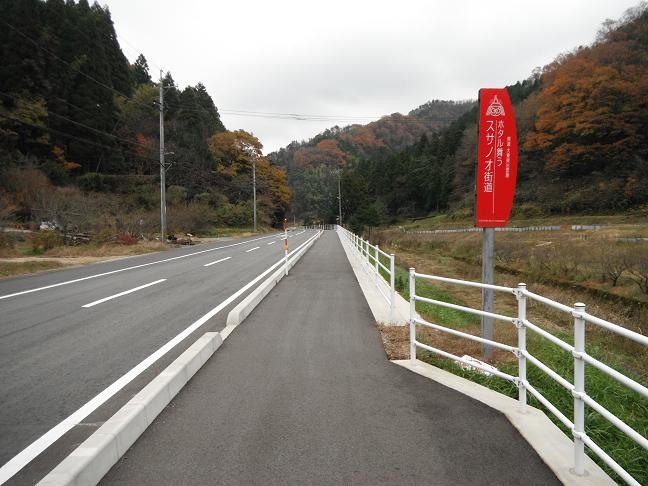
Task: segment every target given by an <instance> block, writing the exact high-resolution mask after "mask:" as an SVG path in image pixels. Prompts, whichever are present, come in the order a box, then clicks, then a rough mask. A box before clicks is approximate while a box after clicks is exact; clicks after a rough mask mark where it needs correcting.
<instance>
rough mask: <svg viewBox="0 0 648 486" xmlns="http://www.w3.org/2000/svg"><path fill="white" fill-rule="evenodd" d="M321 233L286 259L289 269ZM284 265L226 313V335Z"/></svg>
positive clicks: (274, 281) (270, 286)
mask: <svg viewBox="0 0 648 486" xmlns="http://www.w3.org/2000/svg"><path fill="white" fill-rule="evenodd" d="M321 235H322V231H320V232H319V233H317V235H315V237H314V238H312V239H311V240H310V241H309V242H308V243H307V244H306V245H304V246H303V247H302V248H301V249H300V250H299V251H298V252H297V253H295V254H294V255H293V256H292V257H291V258H289V259H288V269H291V268H292V267H294V266H295V264H296V263H297V262H298V261H299V259H300V258H301V257H302V256H303V255H304V253H306V252H307V251H308V249H309V248H310V247H311V246H313V244H314V243H315V241H317V240H318V239H319V237H320V236H321ZM285 272H286V270H285V267H283V266H281V267H280V268H279V269H278V270H277V271H276V272H274V273H273V274H272V275H270V277H268V278H267V279H266V280H265V281H264V282H263V283H262V284H261V285H259V286H258V287H257V288H256V289H254V290H253V291H252V292H251V293H250V295H248V296H247V297H246V298H245V299H243V300H242V301H241V302H240V303H239V304H238V305H237V306H236V307H234V308H233V309H232V310H231V311H230V313H229V314H227V326H226V327H225V329H223V331H224V332H226V333H227V336H229V334H230V333H231V332H232V331H233V329H234V327H236V326H238V325H239V324H240V323H241V322H243V321H244V320H245V318H246V317H247V316H249V315H250V313H251V312H252V311H253V310H254V308H255V307H256V306H257V305H259V304H260V303H261V301H262V300H263V299H264V297H265V296H266V295H268V294H269V293H270V291H271V290H272V289H273V288H274V286H275V285H277V283H279V281H280V280H281V279H282V278H283V277H284V275H285Z"/></svg>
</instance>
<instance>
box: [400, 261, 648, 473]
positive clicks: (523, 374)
mask: <svg viewBox="0 0 648 486" xmlns="http://www.w3.org/2000/svg"><path fill="white" fill-rule="evenodd" d="M417 278H421V279H426V280H433V281H437V282H444V283H449V284H456V285H463V286H468V287H477V288H481V289H492V290H495V291H499V292H503V293H508V294H512V295H514V296H515V297H516V298H517V302H518V315H517V317H508V316H504V315H500V314H495V313H492V312H484V311H482V310H479V309H473V308H471V307H465V306H461V305H456V304H450V303H448V302H443V301H439V300H434V299H429V298H427V297H422V296H419V295H416V279H417ZM409 291H410V319H409V326H410V333H409V334H410V360H411V362H412V364H415V363H416V348H421V349H425V350H427V351H430V352H432V353H435V354H438V355H440V356H443V357H445V358H449V359H451V360H454V361H457V362H460V363H464V364H466V365H468V366H470V367H473V368H477V369H481V370H483V371H486V372H488V373H492V374H494V375H496V376H498V377H500V378H503V379H505V380H508V381H510V382H513V383H514V384H515V385H516V386H517V387H518V390H519V394H518V400H519V404H520V408H521V409H524V408H525V407H526V404H527V392H528V393H530V394H531V395H532V396H534V397H535V398H536V399H537V400H538V401H539V402H540V403H542V404H543V405H544V406H545V407H546V408H547V409H548V410H549V411H550V412H551V413H553V414H554V415H555V416H556V417H557V418H558V419H559V420H560V421H561V422H562V423H563V424H564V425H565V426H566V427H567V428H569V429H571V431H572V435H573V437H574V468H573V471H574V473H575V474H577V475H579V476H582V475H584V474H585V446H587V447H589V448H590V449H591V450H592V451H593V452H594V454H596V455H597V456H598V457H600V458H601V460H602V461H603V462H604V463H605V464H607V465H608V466H609V467H610V468H611V469H612V470H614V471H615V472H616V473H617V474H618V475H619V476H620V477H621V478H623V480H624V481H626V482H627V483H628V484H632V485H639V483H638V482H637V481H636V480H635V479H634V478H633V477H632V476H631V475H630V474H629V473H628V472H627V471H626V470H625V469H623V468H622V467H621V466H620V465H619V464H618V463H617V462H616V461H615V460H614V459H612V458H611V457H610V456H609V455H608V454H607V453H606V452H605V451H604V450H603V449H601V448H600V447H599V446H598V445H597V444H596V443H594V442H593V441H592V439H591V438H590V437H588V435H587V434H586V433H585V405H587V406H588V407H590V408H591V409H592V410H594V411H596V412H597V413H599V414H600V415H601V416H603V417H604V418H605V419H607V420H608V421H609V422H610V423H611V424H612V425H614V426H615V427H617V428H618V429H619V430H621V431H622V432H624V433H625V434H626V435H627V436H628V437H630V438H631V439H632V440H634V441H635V442H636V443H637V444H638V445H639V446H641V447H643V448H644V449H645V450H647V451H648V439H646V437H644V436H643V435H641V434H640V433H638V432H637V431H636V430H634V429H633V428H631V427H630V426H629V425H627V424H626V423H625V422H623V421H622V420H621V419H619V418H618V417H617V416H616V415H614V414H613V413H611V412H610V411H609V410H607V409H606V408H605V407H603V406H602V405H601V404H600V403H598V402H596V401H595V400H594V399H593V398H592V397H590V396H589V395H588V394H587V393H586V392H585V364H589V365H591V366H593V367H595V368H596V369H598V370H600V371H602V372H603V373H605V374H607V375H608V376H609V377H611V378H613V379H615V380H616V381H618V382H619V383H621V384H622V385H625V386H627V387H628V388H630V389H632V390H634V391H636V392H637V393H639V394H640V395H641V396H642V397H644V398H648V388H646V387H645V386H644V385H642V384H640V383H637V382H636V381H634V380H633V379H631V378H629V377H627V376H625V375H624V374H622V373H620V372H619V371H617V370H615V369H613V368H611V367H609V366H608V365H606V364H604V363H602V362H601V361H599V360H598V359H596V358H594V357H593V356H590V355H589V354H587V352H586V350H585V323H590V324H593V325H595V326H598V327H601V328H603V329H606V330H608V331H611V332H614V333H616V334H619V335H621V336H623V337H626V338H628V339H631V340H633V341H636V342H637V343H640V344H643V345H646V346H648V337H646V336H644V335H642V334H639V333H636V332H634V331H631V330H629V329H626V328H624V327H621V326H619V325H617V324H614V323H612V322H609V321H606V320H604V319H600V318H598V317H596V316H593V315H590V314H588V313H587V312H586V311H585V304H581V303H576V304H574V306H573V307H569V306H567V305H564V304H561V303H559V302H556V301H554V300H551V299H548V298H546V297H543V296H541V295H537V294H534V293H533V292H530V291H529V290H527V287H526V284H523V283H521V284H518V286H517V288H509V287H501V286H498V285H486V284H482V283H479V282H470V281H466V280H458V279H453V278H445V277H439V276H436V275H426V274H422V273H416V270H415V269H414V268H410V269H409ZM528 299H531V300H533V301H536V302H540V303H542V304H545V305H547V306H549V307H552V308H554V309H557V310H559V311H562V312H565V313H568V314H570V315H571V316H572V317H573V319H574V344H573V345H571V344H568V343H566V342H564V341H562V340H561V339H559V338H558V337H556V336H554V335H553V334H551V333H549V332H547V331H545V330H544V329H541V328H540V327H538V326H537V325H535V324H533V323H532V322H530V321H529V320H528V319H527V312H526V309H527V300H528ZM416 302H426V303H428V304H432V305H438V306H442V307H446V308H450V309H455V310H459V311H463V312H467V313H470V314H475V315H478V316H490V317H492V318H494V319H496V320H500V321H503V322H506V323H508V324H513V325H515V327H516V328H517V338H518V339H517V341H518V342H517V346H510V345H508V344H504V343H500V342H497V341H493V340H490V339H485V338H481V337H478V336H473V335H472V334H467V333H465V332H461V331H457V330H455V329H450V328H448V327H445V326H442V325H439V324H434V323H431V322H428V321H426V320H424V319H421V318H420V317H418V316H417V314H416ZM417 325H422V326H426V327H429V328H432V329H436V330H438V331H441V332H446V333H449V334H452V335H454V336H459V337H463V338H466V339H469V340H472V341H477V342H479V343H482V344H486V345H489V346H493V347H496V348H499V349H503V350H505V351H509V352H511V353H513V354H514V355H515V356H516V357H517V358H518V376H513V375H510V374H508V373H504V372H502V371H499V370H493V369H491V368H487V367H485V366H481V365H480V364H479V363H475V362H473V361H468V360H466V359H464V358H460V357H459V356H456V355H454V354H451V353H448V352H446V351H443V350H440V349H437V348H434V347H432V346H429V345H427V344H424V343H421V342H419V341H417V340H416V326H417ZM527 329H529V330H530V331H532V332H534V333H536V334H537V335H538V336H540V337H542V338H544V339H547V340H548V341H551V342H552V343H554V344H555V345H557V346H559V347H560V348H561V349H563V350H564V351H566V352H568V353H571V354H572V356H573V358H574V382H573V384H572V383H570V382H569V381H568V380H566V379H565V378H563V377H562V376H560V375H559V374H558V373H556V372H555V371H554V370H552V369H551V368H550V367H548V366H547V365H545V364H544V363H542V362H541V361H540V360H539V359H537V358H536V357H535V356H533V355H532V354H530V353H529V352H528V351H527V337H526V331H527ZM527 362H530V363H531V364H532V365H534V366H536V367H537V368H539V369H540V370H541V371H543V372H544V373H545V374H546V375H547V376H549V377H550V378H552V379H553V380H554V381H556V382H557V383H559V384H560V385H561V386H563V387H564V388H565V389H566V390H567V391H568V392H569V393H571V395H572V396H573V398H574V415H573V421H572V420H570V419H569V418H567V417H566V416H565V415H564V414H563V413H562V412H561V411H560V410H558V408H556V407H555V406H554V405H553V404H552V403H551V402H550V401H549V400H548V399H547V398H546V397H544V396H543V395H542V394H541V393H540V392H539V391H538V390H537V389H536V388H535V387H534V386H533V385H531V384H530V383H529V381H528V380H527Z"/></svg>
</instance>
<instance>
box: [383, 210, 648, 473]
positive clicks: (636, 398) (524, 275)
mask: <svg viewBox="0 0 648 486" xmlns="http://www.w3.org/2000/svg"><path fill="white" fill-rule="evenodd" d="M544 224H546V223H544ZM639 226H640V228H639V229H640V230H641V231H643V230H644V228H643V227H642V226H641V225H639ZM606 231H609V229H606ZM611 231H612V232H614V231H617V230H616V229H612V230H611ZM633 231H634V230H633ZM374 237H375V239H376V240H377V242H378V243H380V245H381V248H383V249H385V250H387V249H389V251H390V252H393V253H395V254H396V258H397V263H398V266H397V272H396V273H397V275H396V283H397V288H398V290H399V292H400V293H401V294H402V295H403V297H404V298H406V299H408V298H409V291H408V288H407V282H408V275H407V270H406V268H409V267H415V268H416V269H417V272H420V273H428V274H435V275H440V276H446V277H454V278H459V279H465V280H475V281H479V280H480V264H481V263H480V260H479V250H480V248H479V243H480V241H479V235H478V234H459V235H457V234H453V235H443V236H441V237H439V236H432V237H430V236H426V237H412V236H410V235H403V234H402V232H400V233H399V232H398V231H393V230H392V231H386V232H383V233H381V234H374ZM503 240H504V241H507V244H509V246H512V247H513V248H517V249H518V250H521V251H522V250H524V249H526V250H528V249H529V248H534V245H536V244H538V242H542V241H552V242H554V241H560V242H561V245H562V247H563V248H569V246H570V245H571V250H570V251H571V255H572V256H573V255H576V256H579V255H584V256H587V255H588V252H589V254H593V248H595V247H596V245H600V243H601V241H603V240H600V239H595V240H582V239H580V238H574V237H573V235H571V234H570V233H566V234H565V233H563V232H560V233H559V234H553V233H552V234H549V233H543V234H513V233H510V234H506V233H498V234H497V241H498V243H500V244H501V243H502V241H503ZM552 244H554V243H552ZM511 262H512V263H513V264H511ZM502 263H503V262H502V261H501V260H499V261H498V264H499V265H498V272H496V273H497V282H496V283H497V284H499V285H504V286H508V287H514V286H516V285H517V283H518V282H519V281H521V280H524V281H526V283H527V284H528V286H529V289H530V290H531V291H533V292H535V293H538V294H541V295H544V296H546V297H549V298H551V299H553V300H556V301H559V302H561V303H564V304H566V305H569V306H571V305H573V303H575V302H577V301H584V302H585V303H587V304H589V305H588V311H589V312H590V313H592V314H594V315H598V316H600V317H602V318H605V319H608V320H610V321H612V322H617V323H619V324H621V325H624V326H626V327H629V328H632V329H633V330H635V331H638V332H642V331H645V329H646V325H645V323H646V316H647V315H648V314H646V313H645V310H644V311H642V310H641V309H643V307H642V304H643V302H645V297H644V296H643V294H642V293H641V292H640V291H639V290H637V289H635V288H634V287H635V284H634V283H633V282H631V281H627V282H623V283H622V284H620V286H619V287H618V288H617V287H614V288H612V286H611V285H607V286H606V285H605V283H604V282H600V281H597V280H596V279H592V280H593V282H588V281H587V279H562V281H560V280H561V279H559V278H558V277H557V276H555V275H550V276H547V275H545V276H544V278H540V277H542V275H541V274H540V275H537V272H534V271H532V270H533V269H532V268H531V267H529V265H528V262H525V261H523V260H521V259H514V260H510V261H509V262H508V263H509V264H511V266H507V265H502ZM590 263H591V262H590ZM593 268H594V267H593V266H590V267H589V268H588V267H583V268H581V269H580V271H582V272H585V273H586V272H588V271H590V272H594V270H593ZM626 278H627V279H630V276H627V277H626ZM556 283H560V284H562V286H559V285H556ZM624 287H625V288H624ZM591 288H593V289H596V291H595V292H594V291H592V290H591ZM619 288H620V289H622V290H621V291H620V290H619ZM606 291H609V293H610V295H612V296H615V295H618V296H620V298H623V299H631V300H632V301H636V302H637V304H636V308H635V309H629V308H628V305H627V303H626V302H625V300H623V301H622V300H619V299H615V298H614V297H612V298H611V299H608V300H606V299H597V298H596V297H597V296H598V294H597V293H596V292H606ZM592 292H594V293H592ZM417 294H418V295H422V296H425V297H430V298H433V299H436V300H443V301H446V302H450V303H455V304H459V305H466V306H471V307H476V308H479V306H480V303H481V293H480V291H479V290H478V289H471V288H466V287H459V286H451V285H447V284H438V283H436V282H435V283H430V282H429V281H422V280H417ZM417 310H418V312H420V313H421V315H422V316H423V317H424V318H425V319H426V320H428V321H430V322H433V323H435V324H441V325H444V326H447V327H450V328H453V329H458V330H461V331H463V332H467V333H470V334H474V335H479V333H480V320H479V318H478V317H477V316H474V315H470V314H466V313H464V312H461V311H457V310H453V309H447V308H443V307H439V306H433V305H429V304H426V303H418V304H417ZM495 312H497V313H500V314H504V315H508V316H516V315H517V302H516V300H515V298H514V297H513V296H509V295H503V294H496V302H495ZM638 316H639V318H638ZM528 318H529V320H531V321H532V322H534V323H535V324H537V325H539V326H540V327H542V328H543V329H545V330H547V331H549V332H551V333H552V334H554V335H555V336H557V337H559V338H560V339H562V340H563V341H565V342H568V343H572V342H573V337H572V332H573V331H572V325H573V322H572V318H571V317H570V316H567V315H566V314H564V313H560V312H558V311H555V310H552V309H550V308H548V307H547V306H545V305H543V304H537V303H530V304H529V306H528ZM381 332H382V334H383V341H384V342H385V347H386V350H387V352H388V354H389V355H390V358H391V359H403V358H405V357H406V356H407V352H408V347H407V344H408V331H407V329H405V328H393V327H389V328H385V327H383V328H381ZM527 337H528V344H527V346H528V350H529V352H530V353H531V354H532V355H534V356H535V357H537V358H538V359H539V360H540V361H542V362H543V363H545V364H546V365H548V366H549V367H550V368H551V369H553V370H554V371H556V372H557V373H558V374H560V375H561V376H563V377H564V378H566V379H567V380H568V381H570V382H571V381H573V357H572V356H571V355H570V354H568V353H566V352H565V351H563V350H562V349H560V348H559V347H557V346H556V345H554V344H553V343H551V342H549V341H547V340H545V339H543V338H540V337H539V336H537V335H536V334H535V333H533V332H531V331H527ZM417 338H418V339H419V340H420V341H421V342H424V343H427V344H430V345H431V346H434V347H437V348H439V349H442V350H445V351H447V352H450V353H452V354H455V355H458V356H463V355H465V354H467V355H470V356H473V357H476V358H479V359H482V357H481V347H480V344H478V343H475V342H473V341H468V340H466V339H462V338H459V337H454V336H451V335H449V334H446V333H441V332H438V331H434V330H431V329H427V328H424V327H422V326H419V327H417ZM495 339H496V340H497V341H500V342H503V343H506V344H509V345H512V346H515V345H516V344H517V330H516V328H515V327H514V326H513V325H511V324H508V323H502V322H498V323H496V324H495ZM586 342H587V352H588V353H589V354H590V355H591V356H593V357H595V358H597V359H600V360H601V361H603V362H604V363H606V364H608V365H609V366H612V367H613V368H615V369H617V370H619V371H621V372H623V373H624V374H626V375H627V376H629V377H631V378H633V379H635V380H636V381H638V382H640V383H642V384H644V385H646V384H647V383H648V353H646V349H645V347H643V346H640V345H638V344H636V343H633V342H632V341H629V340H627V339H624V338H619V337H618V336H616V335H614V334H612V333H609V332H607V331H604V330H601V329H599V328H595V327H594V326H591V325H588V326H587V335H586ZM418 357H419V359H422V360H424V361H426V362H428V363H430V364H433V365H435V366H438V367H440V368H443V369H446V370H448V371H451V372H453V373H456V374H459V375H461V376H464V377H467V378H469V379H472V380H474V381H476V382H478V383H481V384H483V385H485V386H488V387H489V388H492V389H495V390H497V391H499V392H501V393H504V394H506V395H508V396H511V397H514V398H517V394H518V391H517V388H516V387H515V386H514V385H513V384H511V383H509V382H506V381H504V380H502V379H499V378H496V377H486V376H484V375H482V374H480V373H476V372H471V371H469V370H464V369H462V368H461V367H459V366H458V365H456V364H455V363H454V362H452V361H449V360H446V359H443V358H438V357H437V356H435V355H432V354H431V353H428V352H425V351H421V350H419V354H418ZM485 361H489V362H490V363H491V364H493V365H494V366H497V367H498V369H500V370H501V371H504V372H506V373H509V374H511V375H514V376H517V358H516V357H515V356H514V355H513V354H511V353H508V352H506V351H501V350H495V352H494V354H493V357H492V359H490V360H485ZM586 369H587V372H586V390H587V392H588V394H589V395H590V396H591V397H592V398H593V399H595V400H596V401H598V402H599V403H600V404H602V405H603V406H604V407H605V408H607V409H608V410H610V411H611V412H612V413H613V414H615V415H617V416H618V417H620V418H621V419H622V420H623V421H624V422H626V423H627V424H628V425H630V426H631V427H632V428H634V429H635V430H637V431H638V432H639V433H640V434H642V435H643V436H644V437H646V436H648V400H646V399H644V398H642V397H641V396H640V395H639V394H638V393H636V392H634V391H631V390H629V389H628V388H626V387H624V386H622V385H620V384H619V383H617V382H616V381H615V380H613V379H611V378H609V377H608V376H607V375H605V374H603V373H601V372H599V371H598V370H596V369H594V368H592V367H591V366H587V367H586ZM528 379H529V381H530V382H531V383H532V384H533V385H534V386H535V387H536V388H537V389H538V390H539V391H540V392H541V393H542V394H543V395H544V396H545V397H547V398H548V399H549V401H550V402H551V403H553V404H554V405H555V406H557V408H558V409H559V410H560V411H561V412H562V413H563V414H565V415H566V416H567V417H573V398H572V397H571V394H570V393H569V392H568V391H567V390H565V389H564V388H563V387H562V386H560V385H559V384H558V383H556V382H555V381H553V380H552V379H551V378H549V377H548V376H547V375H545V373H544V372H542V371H541V370H540V369H538V368H536V367H535V366H533V365H532V364H530V363H529V364H528ZM529 403H530V404H531V405H533V406H536V407H538V408H543V407H542V406H541V405H540V404H539V403H538V402H537V401H536V400H535V399H533V398H530V399H529ZM545 412H546V413H547V415H548V416H549V417H550V418H551V419H552V420H553V421H554V422H555V423H556V424H557V425H558V426H559V427H560V428H561V429H562V430H563V431H564V432H565V433H566V434H567V435H568V436H571V433H570V431H568V430H566V429H565V427H564V426H563V425H562V423H560V422H559V421H558V419H556V418H555V417H554V416H553V415H552V414H551V413H550V412H548V411H547V410H545ZM586 414H587V417H586V431H587V433H588V435H589V436H590V437H591V438H592V439H593V440H594V441H595V442H596V443H597V444H598V445H599V446H601V447H602V448H603V449H604V450H605V451H607V452H608V453H609V454H610V456H611V457H613V458H614V459H615V460H616V461H617V462H618V463H619V464H621V465H622V466H623V467H624V468H625V469H626V470H627V471H628V472H630V474H632V475H633V476H634V477H635V478H636V479H637V480H638V481H639V482H640V483H642V484H648V452H647V451H645V450H644V449H643V448H641V447H640V446H639V445H637V444H636V443H635V442H634V441H632V440H631V439H629V438H628V437H627V436H626V435H625V434H624V433H622V432H620V431H619V430H618V429H616V428H615V427H614V426H613V425H611V424H610V423H609V422H608V421H607V420H606V419H604V418H603V417H602V416H600V415H599V414H597V413H596V412H594V411H593V410H590V409H587V410H586ZM592 457H593V458H594V459H595V460H597V462H598V463H599V464H600V465H601V466H603V463H602V462H601V461H600V460H598V459H597V458H595V457H594V456H593V455H592ZM605 469H606V471H607V472H608V473H609V474H610V475H611V476H612V477H613V478H615V479H616V480H619V481H620V478H618V477H616V476H615V475H614V473H612V471H611V470H610V469H609V468H607V467H606V468H605Z"/></svg>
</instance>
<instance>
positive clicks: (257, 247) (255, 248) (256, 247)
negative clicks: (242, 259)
mask: <svg viewBox="0 0 648 486" xmlns="http://www.w3.org/2000/svg"><path fill="white" fill-rule="evenodd" d="M259 248H261V247H260V246H255V247H254V248H250V249H249V250H245V253H250V252H251V251H254V250H258V249H259Z"/></svg>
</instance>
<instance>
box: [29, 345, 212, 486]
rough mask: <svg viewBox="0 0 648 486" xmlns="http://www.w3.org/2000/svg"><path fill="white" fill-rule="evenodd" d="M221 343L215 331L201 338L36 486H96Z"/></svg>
mask: <svg viewBox="0 0 648 486" xmlns="http://www.w3.org/2000/svg"><path fill="white" fill-rule="evenodd" d="M222 343H223V338H222V337H221V335H220V333H218V332H208V333H205V334H204V335H203V336H201V337H200V338H199V339H198V340H197V341H196V342H195V343H193V344H192V345H191V346H190V347H189V349H187V350H186V351H185V352H184V353H182V354H181V355H180V356H179V357H178V358H177V359H176V360H175V361H174V362H173V363H171V364H170V365H169V366H167V367H166V369H165V370H164V371H162V373H160V374H159V375H158V376H157V377H155V379H153V381H151V382H150V383H149V384H148V385H146V386H145V387H144V388H143V389H142V390H141V391H140V392H139V393H138V394H137V395H135V396H134V397H133V398H132V399H131V400H130V401H129V402H128V403H127V404H126V405H124V406H123V407H122V408H121V409H119V411H118V412H117V413H116V414H115V415H113V416H112V417H111V418H110V419H108V421H107V422H105V423H104V424H103V425H102V426H101V427H100V428H99V429H98V430H97V431H96V432H95V433H94V434H92V435H91V436H90V437H88V439H86V440H85V441H84V442H83V443H82V444H81V445H80V446H79V447H77V448H76V449H75V450H74V451H72V453H71V454H70V455H69V456H67V457H66V458H65V459H64V460H63V462H61V463H60V464H59V465H58V466H56V467H55V468H54V469H53V470H52V471H51V472H50V473H49V474H48V475H47V476H45V478H43V479H42V480H41V481H40V482H39V483H38V485H40V486H53V485H57V486H62V485H66V486H67V485H75V486H87V485H91V484H97V483H99V481H101V478H103V477H104V475H105V474H106V473H107V472H108V471H109V470H110V468H111V467H112V466H113V465H114V464H115V463H117V461H118V460H119V459H120V458H121V457H122V456H123V455H124V454H125V453H126V451H127V450H128V448H129V447H130V446H131V445H133V443H134V442H135V441H136V440H137V438H138V437H139V436H140V435H142V433H143V432H144V431H145V430H146V428H147V427H148V426H149V425H150V424H151V423H152V422H153V420H155V417H157V416H158V414H159V413H160V412H161V411H162V410H163V409H164V407H166V406H167V405H168V404H169V402H170V401H171V400H172V399H173V397H174V396H175V395H176V394H177V393H178V392H179V391H180V390H181V389H182V387H183V386H184V385H185V384H186V383H187V382H188V381H189V380H190V379H191V377H192V376H193V375H194V374H195V373H196V372H197V371H198V370H199V369H200V368H201V367H202V366H203V365H204V364H205V362H206V361H207V360H208V359H209V358H210V357H211V355H212V354H214V352H215V351H216V350H217V349H218V348H219V347H220V345H221V344H222Z"/></svg>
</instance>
